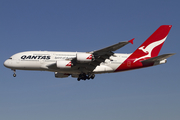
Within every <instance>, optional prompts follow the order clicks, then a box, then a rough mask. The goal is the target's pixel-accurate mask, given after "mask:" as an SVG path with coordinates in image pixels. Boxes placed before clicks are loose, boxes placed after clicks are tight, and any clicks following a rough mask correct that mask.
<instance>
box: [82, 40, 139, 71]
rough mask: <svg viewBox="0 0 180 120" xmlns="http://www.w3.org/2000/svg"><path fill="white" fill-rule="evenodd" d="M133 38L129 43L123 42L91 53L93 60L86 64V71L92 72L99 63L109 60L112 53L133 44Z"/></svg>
mask: <svg viewBox="0 0 180 120" xmlns="http://www.w3.org/2000/svg"><path fill="white" fill-rule="evenodd" d="M134 39H135V38H133V39H131V40H129V41H124V42H119V43H117V44H114V45H111V46H109V47H106V48H103V49H100V50H95V51H91V52H89V53H91V54H92V55H93V57H94V60H93V61H92V62H90V63H86V65H85V66H86V69H88V70H90V71H93V70H94V69H95V68H96V66H98V65H100V63H101V62H104V61H105V60H106V59H109V58H110V56H112V55H114V53H113V51H116V50H118V49H120V48H121V47H123V46H125V45H127V44H128V43H131V44H133V40H134Z"/></svg>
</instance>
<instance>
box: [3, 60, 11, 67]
mask: <svg viewBox="0 0 180 120" xmlns="http://www.w3.org/2000/svg"><path fill="white" fill-rule="evenodd" d="M4 66H5V67H7V68H9V67H10V61H9V60H6V61H5V62H4Z"/></svg>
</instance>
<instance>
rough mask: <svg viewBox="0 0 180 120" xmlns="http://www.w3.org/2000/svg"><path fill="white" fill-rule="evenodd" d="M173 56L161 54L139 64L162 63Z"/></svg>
mask: <svg viewBox="0 0 180 120" xmlns="http://www.w3.org/2000/svg"><path fill="white" fill-rule="evenodd" d="M173 55H175V53H170V54H163V55H159V56H157V57H153V58H150V59H147V60H142V61H141V62H142V63H151V62H156V61H162V60H164V59H166V58H168V57H171V56H173Z"/></svg>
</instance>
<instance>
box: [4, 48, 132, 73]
mask: <svg viewBox="0 0 180 120" xmlns="http://www.w3.org/2000/svg"><path fill="white" fill-rule="evenodd" d="M76 54H77V52H55V51H51V52H49V51H28V52H20V53H17V54H14V55H13V56H11V57H10V58H9V59H8V60H6V61H5V62H4V65H5V66H6V67H8V68H11V69H12V70H16V69H17V70H40V71H52V72H59V73H70V74H79V73H80V72H81V71H80V70H78V69H73V68H71V69H56V70H52V69H49V68H48V67H47V66H48V65H51V64H54V63H56V62H57V61H64V60H67V59H72V58H75V57H76ZM129 56H130V54H114V55H113V56H111V57H110V58H109V59H106V60H105V62H102V63H101V64H100V65H99V66H97V67H96V68H95V69H94V70H93V73H108V72H114V71H115V70H116V69H117V68H118V67H119V66H120V65H121V64H122V63H123V62H124V61H125V60H126V59H127V58H128V57H129Z"/></svg>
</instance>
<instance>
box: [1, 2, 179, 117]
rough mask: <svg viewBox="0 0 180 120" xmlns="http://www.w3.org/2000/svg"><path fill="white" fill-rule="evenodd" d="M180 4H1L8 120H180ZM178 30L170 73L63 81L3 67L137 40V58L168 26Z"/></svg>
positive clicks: (173, 34) (172, 39) (159, 70)
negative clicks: (32, 53)
mask: <svg viewBox="0 0 180 120" xmlns="http://www.w3.org/2000/svg"><path fill="white" fill-rule="evenodd" d="M179 5H180V1H179V0H148V1H146V0H126V1H120V0H1V1H0V40H1V44H0V55H1V59H0V63H1V65H0V70H1V72H0V76H1V78H0V120H179V118H180V70H179V67H180V62H179V60H180V55H179V53H180V52H179V50H180V47H179V46H180V40H179V37H180V7H179ZM163 24H167V25H172V26H173V27H172V29H171V31H170V33H169V36H168V38H167V40H166V42H165V43H164V46H163V47H162V50H161V52H160V54H165V53H176V55H174V56H172V57H170V58H169V59H168V62H167V63H166V64H163V65H159V66H154V67H150V68H144V69H139V70H133V71H128V72H120V73H112V74H101V75H96V77H95V79H94V80H89V81H87V80H86V81H80V82H78V81H77V80H76V79H75V78H71V77H68V78H64V79H58V78H55V77H54V73H52V72H40V71H17V77H16V78H14V77H13V76H12V75H13V71H11V70H10V69H7V68H5V67H4V66H3V63H4V61H5V60H6V59H8V58H9V57H10V56H12V55H13V54H15V53H18V52H22V51H29V50H48V51H78V52H83V51H84V52H87V51H92V50H97V49H101V48H104V47H107V46H109V45H112V44H115V43H118V42H120V41H126V40H130V39H132V38H135V40H134V44H133V45H131V44H128V45H126V46H125V47H123V48H122V49H119V50H117V51H116V52H118V53H131V52H133V51H134V50H135V49H136V48H137V47H138V46H139V45H140V44H141V43H142V42H144V41H145V40H146V39H147V38H148V37H149V36H150V35H151V34H152V33H153V32H154V31H155V30H156V29H157V28H158V27H159V26H160V25H163Z"/></svg>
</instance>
